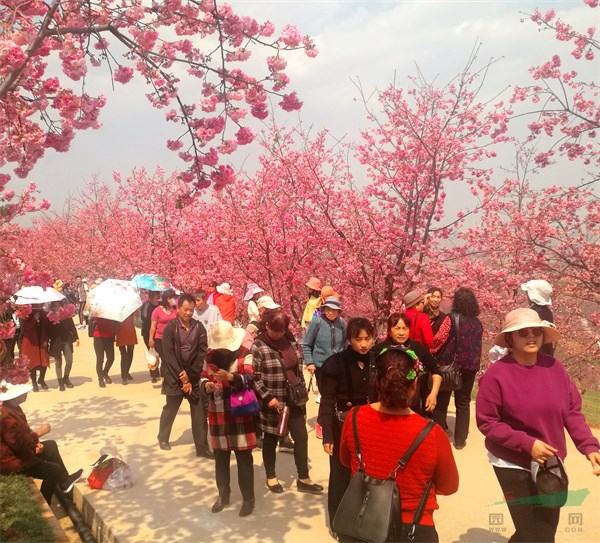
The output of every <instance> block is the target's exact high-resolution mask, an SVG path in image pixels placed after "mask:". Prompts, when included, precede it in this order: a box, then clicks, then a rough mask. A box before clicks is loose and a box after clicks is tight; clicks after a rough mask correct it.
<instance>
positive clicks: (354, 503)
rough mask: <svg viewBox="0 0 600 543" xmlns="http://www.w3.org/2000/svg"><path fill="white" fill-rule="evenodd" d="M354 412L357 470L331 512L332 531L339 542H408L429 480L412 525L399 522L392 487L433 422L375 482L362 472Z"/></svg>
mask: <svg viewBox="0 0 600 543" xmlns="http://www.w3.org/2000/svg"><path fill="white" fill-rule="evenodd" d="M358 411H359V408H355V409H354V410H353V411H352V430H353V432H354V442H355V444H356V456H357V457H358V462H359V469H358V471H357V472H356V473H355V474H354V475H353V476H352V479H351V480H350V485H349V486H348V488H347V489H346V492H345V493H344V496H343V498H342V501H341V502H340V505H339V507H338V509H337V511H336V513H335V516H334V518H333V529H334V530H335V531H336V532H337V533H338V534H340V539H341V540H344V539H346V538H349V539H351V540H354V541H364V542H367V543H384V542H386V541H412V540H413V539H414V536H415V531H416V529H417V525H418V523H419V521H420V520H421V516H422V515H423V510H424V508H425V502H426V501H427V496H428V495H429V490H430V488H431V483H432V481H431V480H430V481H429V482H428V483H427V485H426V487H425V492H424V493H423V496H422V497H421V501H420V502H419V506H418V507H417V510H416V511H415V516H414V518H413V522H412V524H411V525H410V526H407V525H404V524H403V523H402V512H401V511H402V509H401V500H400V492H399V491H398V485H397V484H396V474H397V473H398V470H400V469H404V468H405V467H406V464H407V463H408V461H409V459H410V457H411V456H412V454H413V453H414V452H415V451H416V450H417V448H418V447H419V445H420V444H421V443H422V441H423V440H424V439H425V438H426V437H427V434H429V432H430V431H431V429H432V428H433V427H434V426H435V422H434V421H429V422H428V423H427V425H426V426H425V428H423V430H422V431H421V433H420V434H419V435H418V436H417V438H416V439H415V441H414V442H413V443H412V445H411V446H410V447H409V448H408V450H407V451H406V452H405V453H404V455H403V456H402V458H400V460H398V463H397V464H396V467H395V468H394V469H393V470H392V471H391V472H390V474H389V475H388V478H387V479H377V478H375V477H371V476H370V475H367V474H366V473H365V469H364V468H365V465H364V463H363V461H362V451H361V449H360V442H359V440H358V429H357V425H356V418H357V416H358Z"/></svg>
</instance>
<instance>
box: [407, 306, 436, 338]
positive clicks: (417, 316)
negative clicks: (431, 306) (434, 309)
mask: <svg viewBox="0 0 600 543" xmlns="http://www.w3.org/2000/svg"><path fill="white" fill-rule="evenodd" d="M405 313H406V314H407V315H408V318H409V319H410V333H409V337H410V339H414V340H415V341H418V342H419V343H420V344H421V345H425V347H427V348H429V347H430V346H431V342H432V341H433V330H432V329H431V321H430V320H429V317H428V316H427V315H425V313H423V312H422V311H417V310H416V309H415V308H414V307H411V308H410V309H407V310H406V311H405Z"/></svg>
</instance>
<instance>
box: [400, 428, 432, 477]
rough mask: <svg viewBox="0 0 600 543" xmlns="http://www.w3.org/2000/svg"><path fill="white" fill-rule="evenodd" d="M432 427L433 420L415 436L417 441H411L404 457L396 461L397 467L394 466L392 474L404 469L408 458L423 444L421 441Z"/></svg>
mask: <svg viewBox="0 0 600 543" xmlns="http://www.w3.org/2000/svg"><path fill="white" fill-rule="evenodd" d="M434 426H435V421H433V420H430V421H429V422H428V423H427V424H426V425H425V428H423V430H421V433H420V434H419V435H418V436H417V439H415V440H414V441H413V443H412V445H411V446H410V447H409V448H408V449H407V450H406V452H405V453H404V456H403V457H402V458H400V460H398V465H397V466H396V469H395V470H394V472H396V471H398V469H404V468H405V467H406V464H408V461H409V460H410V457H411V456H412V455H413V453H414V452H415V451H416V450H417V448H418V447H419V445H420V444H421V443H423V440H424V439H425V438H426V437H427V435H428V434H429V432H431V430H432V429H433V427H434Z"/></svg>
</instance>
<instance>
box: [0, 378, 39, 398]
mask: <svg viewBox="0 0 600 543" xmlns="http://www.w3.org/2000/svg"><path fill="white" fill-rule="evenodd" d="M32 388H33V387H32V386H31V385H13V384H12V383H7V382H6V381H2V382H0V402H7V401H8V400H13V399H14V398H18V397H19V396H22V395H23V394H27V393H28V392H31V389H32Z"/></svg>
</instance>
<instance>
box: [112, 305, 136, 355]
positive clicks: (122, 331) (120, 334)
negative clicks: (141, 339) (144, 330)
mask: <svg viewBox="0 0 600 543" xmlns="http://www.w3.org/2000/svg"><path fill="white" fill-rule="evenodd" d="M115 343H116V345H117V347H122V346H125V345H137V334H136V333H135V324H134V323H133V313H132V314H131V315H129V317H127V318H126V319H125V320H124V321H123V322H121V323H119V325H118V326H117V337H116V340H115Z"/></svg>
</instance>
